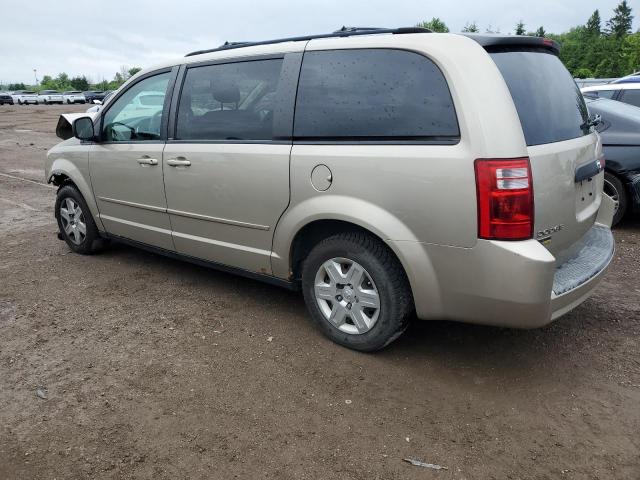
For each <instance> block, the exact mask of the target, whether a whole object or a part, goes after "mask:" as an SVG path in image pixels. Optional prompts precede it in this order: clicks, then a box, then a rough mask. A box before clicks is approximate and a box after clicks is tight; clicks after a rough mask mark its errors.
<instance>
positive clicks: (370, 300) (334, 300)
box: [314, 257, 380, 335]
mask: <svg viewBox="0 0 640 480" xmlns="http://www.w3.org/2000/svg"><path fill="white" fill-rule="evenodd" d="M314 294H315V298H316V302H317V304H318V307H319V308H320V312H322V315H323V316H324V318H325V319H326V320H327V321H329V322H330V323H331V324H332V325H333V326H334V327H336V328H337V329H338V330H340V331H342V332H344V333H348V334H351V335H359V334H363V333H366V332H368V331H369V330H371V329H372V328H373V326H374V325H375V324H376V322H377V321H378V317H379V315H380V294H379V292H378V288H377V287H376V285H375V283H374V282H373V279H372V278H371V276H370V275H369V273H368V272H367V271H366V270H365V268H364V267H363V266H362V265H360V264H359V263H357V262H354V261H353V260H349V259H348V258H340V257H338V258H332V259H330V260H327V261H326V262H324V263H323V264H322V265H321V266H320V268H319V269H318V272H317V273H316V277H315V282H314Z"/></svg>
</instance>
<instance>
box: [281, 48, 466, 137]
mask: <svg viewBox="0 0 640 480" xmlns="http://www.w3.org/2000/svg"><path fill="white" fill-rule="evenodd" d="M294 137H295V138H296V139H298V140H312V141H313V140H320V141H322V140H325V141H326V140H332V141H333V140H335V141H349V140H357V141H359V140H365V141H366V140H374V141H392V140H416V141H427V142H429V143H442V144H452V143H457V141H458V140H459V137H460V130H459V128H458V121H457V118H456V112H455V109H454V106H453V100H452V99H451V93H450V92H449V87H448V85H447V82H446V80H445V78H444V76H443V74H442V72H441V71H440V69H439V68H438V67H437V66H436V65H435V63H433V62H432V61H431V60H429V59H428V58H426V57H424V56H423V55H419V54H417V53H413V52H408V51H404V50H391V49H355V50H331V51H312V52H306V53H305V54H304V59H303V61H302V70H301V73H300V82H299V86H298V97H297V99H296V113H295V124H294Z"/></svg>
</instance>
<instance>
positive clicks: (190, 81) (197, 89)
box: [176, 59, 293, 140]
mask: <svg viewBox="0 0 640 480" xmlns="http://www.w3.org/2000/svg"><path fill="white" fill-rule="evenodd" d="M282 64H283V60H282V59H269V60H253V61H244V62H235V63H223V64H216V65H206V66H201V67H191V68H189V69H188V70H187V73H186V75H185V80H184V84H183V86H182V92H181V95H180V103H179V106H178V119H177V123H176V139H178V140H271V139H273V137H274V132H273V126H274V115H275V114H276V110H277V108H278V105H277V103H278V102H277V98H278V96H277V94H276V90H277V87H278V81H279V79H280V72H281V70H282ZM291 95H292V96H293V93H292V94H291Z"/></svg>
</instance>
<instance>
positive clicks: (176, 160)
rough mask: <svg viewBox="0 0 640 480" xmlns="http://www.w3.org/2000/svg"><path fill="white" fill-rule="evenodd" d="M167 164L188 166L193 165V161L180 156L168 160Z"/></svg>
mask: <svg viewBox="0 0 640 480" xmlns="http://www.w3.org/2000/svg"><path fill="white" fill-rule="evenodd" d="M167 165H169V166H170V167H188V166H190V165H191V162H190V161H189V160H187V159H186V158H184V157H178V158H170V159H169V160H167Z"/></svg>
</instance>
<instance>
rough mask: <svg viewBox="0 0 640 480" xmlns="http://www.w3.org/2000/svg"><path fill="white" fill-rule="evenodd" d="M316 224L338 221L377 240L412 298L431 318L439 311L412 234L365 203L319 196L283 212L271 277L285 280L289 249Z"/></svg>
mask: <svg viewBox="0 0 640 480" xmlns="http://www.w3.org/2000/svg"><path fill="white" fill-rule="evenodd" d="M317 220H339V221H343V222H348V223H352V224H354V225H357V226H359V227H361V228H363V229H365V230H367V231H369V232H371V233H373V234H375V235H376V236H378V237H379V238H381V239H382V240H383V241H384V242H385V243H386V244H387V246H388V247H389V248H390V249H391V250H392V251H393V252H394V253H395V255H396V256H397V257H398V259H399V260H400V263H401V264H402V266H403V268H404V270H405V272H406V274H407V277H408V279H409V283H410V285H411V289H412V291H413V293H414V298H415V297H416V296H417V295H418V294H419V295H420V296H421V297H422V301H421V302H419V303H421V304H427V305H429V311H430V314H431V315H437V314H438V313H439V312H440V311H441V296H440V286H439V284H438V281H437V277H436V274H435V270H434V268H433V265H432V262H431V260H430V259H429V257H428V256H427V254H426V249H424V248H423V244H422V243H421V242H419V241H418V239H417V238H416V237H415V235H414V233H413V232H412V231H411V230H410V229H409V228H408V227H407V226H406V225H405V224H404V223H403V222H402V221H401V220H400V219H399V218H398V217H396V216H394V215H393V214H392V213H391V212H389V211H387V210H384V209H383V208H380V206H378V205H375V204H372V203H369V202H367V201H365V200H361V199H357V198H352V197H347V196H342V195H322V196H318V197H312V198H309V199H307V200H305V201H303V202H301V203H299V204H297V205H295V206H294V207H292V208H290V209H289V210H287V211H286V212H285V213H284V214H283V215H282V218H281V219H280V221H279V222H278V224H277V226H276V230H275V232H274V239H273V255H272V258H271V266H272V269H273V274H274V275H275V276H277V277H280V278H287V279H288V278H289V277H290V272H291V268H292V265H291V246H292V245H293V240H294V239H295V237H296V235H297V234H298V233H299V232H300V230H302V228H304V227H305V226H306V225H308V224H310V223H312V222H314V221H317Z"/></svg>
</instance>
